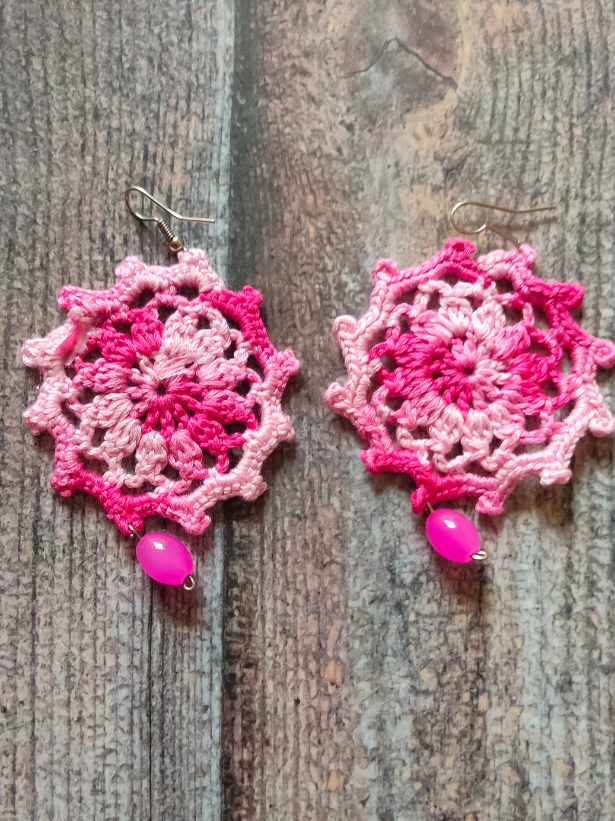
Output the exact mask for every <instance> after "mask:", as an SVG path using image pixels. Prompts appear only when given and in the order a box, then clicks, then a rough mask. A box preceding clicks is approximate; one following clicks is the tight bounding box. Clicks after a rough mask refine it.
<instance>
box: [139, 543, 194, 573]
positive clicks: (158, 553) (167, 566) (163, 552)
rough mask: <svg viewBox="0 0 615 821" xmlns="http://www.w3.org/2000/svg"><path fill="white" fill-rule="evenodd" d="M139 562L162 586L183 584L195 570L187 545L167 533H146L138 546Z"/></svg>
mask: <svg viewBox="0 0 615 821" xmlns="http://www.w3.org/2000/svg"><path fill="white" fill-rule="evenodd" d="M137 560H138V562H139V564H140V565H141V567H142V568H143V570H145V572H146V573H147V575H148V576H151V577H152V579H154V580H155V581H157V582H162V584H183V583H184V581H185V580H186V578H187V577H188V576H189V575H190V574H191V573H192V570H193V568H194V565H193V563H192V556H191V555H190V553H189V552H188V548H187V547H186V545H184V544H182V543H181V542H180V541H179V539H176V538H175V537H174V536H167V534H166V533H146V534H145V536H143V538H142V539H140V540H139V543H138V544H137Z"/></svg>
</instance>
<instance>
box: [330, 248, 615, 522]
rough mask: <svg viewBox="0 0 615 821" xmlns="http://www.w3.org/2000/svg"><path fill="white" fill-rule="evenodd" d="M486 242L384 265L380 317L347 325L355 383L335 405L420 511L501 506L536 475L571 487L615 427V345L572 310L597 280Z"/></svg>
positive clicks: (377, 286) (343, 333)
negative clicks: (570, 275)
mask: <svg viewBox="0 0 615 821" xmlns="http://www.w3.org/2000/svg"><path fill="white" fill-rule="evenodd" d="M474 250H475V249H474V245H473V244H472V243H470V242H467V241H465V240H462V239H453V240H450V241H449V242H447V244H446V245H445V247H444V249H443V250H442V251H441V252H440V253H439V254H438V255H437V256H435V257H434V258H433V259H430V260H428V261H427V262H424V263H423V264H422V265H420V266H419V267H418V268H413V269H409V270H405V271H398V270H397V267H396V265H395V263H394V262H393V261H392V260H388V259H383V260H380V261H379V262H377V263H376V265H375V266H374V268H373V271H372V278H373V281H374V289H373V291H372V295H371V302H370V307H369V310H368V312H367V313H366V314H365V316H363V317H362V318H361V319H360V320H356V319H354V318H352V317H348V316H342V317H338V318H337V319H336V320H335V322H334V326H333V333H334V336H335V338H336V339H337V340H338V342H339V344H340V346H341V349H342V353H343V357H344V362H345V365H346V369H347V371H348V379H347V381H346V382H345V384H343V385H341V384H339V383H334V384H332V385H331V386H330V387H329V388H328V390H327V391H326V393H325V402H326V404H327V405H328V407H329V408H330V409H331V410H332V411H335V412H336V413H339V414H341V415H343V416H345V417H347V418H348V419H349V420H350V421H351V422H352V424H353V425H354V426H355V427H356V429H357V431H358V432H359V433H360V435H361V436H362V437H364V438H365V439H366V441H367V442H368V448H367V449H366V450H364V451H363V452H362V453H361V458H362V459H363V461H364V462H365V464H366V466H367V468H368V470H370V472H372V473H374V474H377V473H381V472H383V471H395V472H404V473H408V474H409V475H410V476H411V477H412V478H413V479H414V481H415V482H416V490H415V491H414V492H413V493H412V496H411V500H412V508H413V510H414V512H415V513H419V512H421V511H422V510H423V509H424V508H425V507H426V505H427V504H428V503H429V504H431V505H433V504H435V503H436V502H440V501H444V500H446V499H456V498H458V497H461V496H473V497H476V498H477V503H476V510H477V511H479V512H480V513H487V514H490V515H494V514H497V513H500V512H501V511H502V506H503V504H504V501H505V499H506V497H507V496H508V495H509V494H510V493H511V492H512V490H513V489H514V487H515V485H516V484H517V482H519V481H520V480H521V479H522V478H524V477H525V476H529V475H532V474H535V475H538V476H539V477H540V482H541V483H542V484H543V485H549V484H552V483H563V482H566V481H567V480H568V479H569V478H570V475H571V472H570V467H569V465H570V460H571V458H572V454H573V451H574V448H575V446H576V443H577V442H578V440H579V439H580V438H581V436H583V434H584V433H585V432H586V431H587V430H590V431H591V432H592V433H593V434H594V435H596V436H604V435H605V434H608V433H611V432H612V431H613V430H614V429H615V419H614V418H613V416H612V415H611V414H610V413H609V411H608V410H607V408H606V406H605V404H604V400H603V398H602V395H601V393H600V390H599V388H598V385H597V384H596V381H595V375H596V368H597V366H602V367H610V366H611V365H613V363H615V345H613V343H612V342H610V341H607V340H602V339H596V338H594V337H592V336H590V335H589V334H587V333H586V332H585V331H583V330H582V329H581V328H579V326H578V325H577V323H576V322H575V321H574V319H573V318H572V316H571V315H570V310H571V309H575V308H578V307H580V305H581V302H582V299H583V289H582V288H581V287H580V286H579V285H572V284H567V283H547V282H544V281H543V280H541V279H539V278H538V277H536V276H534V275H533V274H532V273H531V267H532V263H533V262H534V260H535V258H536V253H535V251H534V250H533V249H532V248H531V247H530V246H528V245H522V246H521V247H520V248H519V249H517V248H515V249H513V250H511V251H503V250H499V251H494V252H492V253H489V254H487V255H486V256H482V257H479V258H478V259H476V260H475V259H474V258H473V257H472V256H471V255H472V254H473V253H474Z"/></svg>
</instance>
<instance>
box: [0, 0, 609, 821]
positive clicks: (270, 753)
mask: <svg viewBox="0 0 615 821" xmlns="http://www.w3.org/2000/svg"><path fill="white" fill-rule="evenodd" d="M614 17H615V12H614V11H613V9H612V8H611V7H610V6H609V5H607V4H606V3H605V2H603V1H602V0H600V1H597V0H594V2H581V0H572V1H571V2H569V3H567V4H562V3H558V2H555V0H550V2H542V3H540V2H535V3H523V2H507V3H492V2H487V0H477V2H475V3H471V4H470V3H465V2H453V0H433V2H426V1H425V2H413V3H410V2H403V1H402V0H399V1H398V2H391V0H374V2H364V3H353V2H350V0H339V2H336V3H332V2H329V3H322V4H319V3H306V2H296V3H293V2H285V3H283V4H281V3H276V2H273V0H236V4H235V8H233V5H232V4H231V3H225V2H223V0H218V2H217V3H214V2H209V3H207V4H197V3H192V2H189V0H182V2H175V3H171V4H169V5H167V6H165V5H164V4H161V3H160V4H158V3H146V2H144V0H111V2H105V3H103V2H102V0H91V2H90V3H87V4H81V3H76V2H74V0H61V2H60V3H58V4H52V3H49V2H48V0H44V2H39V0H24V2H21V3H18V2H16V0H6V2H5V3H4V4H3V6H2V25H1V30H0V38H1V41H0V43H1V50H0V60H1V61H2V77H3V92H2V114H1V116H0V134H1V136H2V142H1V144H0V186H1V189H0V195H1V203H2V211H1V213H2V215H3V219H4V230H3V231H2V232H1V235H0V247H1V257H0V258H1V260H2V274H1V276H0V316H2V334H1V335H0V352H1V355H2V360H3V367H4V378H3V382H2V387H1V389H0V399H1V408H2V412H1V419H0V449H1V452H0V460H1V461H0V488H1V491H2V502H3V504H2V512H1V530H0V533H1V537H0V538H1V543H2V564H3V573H2V583H1V586H0V590H1V592H2V600H1V613H2V615H1V625H0V628H1V632H0V685H1V694H0V733H1V741H0V743H1V747H0V750H1V756H2V757H1V759H0V761H1V763H0V818H2V819H3V821H4V819H19V820H20V821H21V819H28V818H32V819H37V821H38V819H51V818H53V819H64V818H66V819H68V818H72V819H82V818H83V819H118V821H119V820H120V819H129V818H130V819H139V820H141V819H149V818H150V817H151V818H152V819H174V821H175V819H180V818H202V819H212V821H213V819H218V818H221V817H223V818H224V819H225V821H236V820H237V821H238V820H239V819H260V821H265V819H266V821H307V819H314V820H315V821H325V819H326V820H327V821H329V819H330V821H337V819H341V818H344V819H352V820H353V821H375V819H378V821H512V819H536V821H538V819H540V821H546V819H554V820H555V821H572V819H578V820H579V821H595V819H600V821H602V819H608V818H611V817H613V816H614V815H615V793H614V791H613V783H612V782H613V779H614V778H615V775H613V773H612V766H613V765H612V761H613V749H614V746H615V730H614V728H613V709H614V704H613V695H614V694H613V688H614V686H615V685H614V684H613V670H615V651H614V650H613V646H614V632H615V625H614V617H613V615H612V603H613V602H614V601H615V589H614V586H615V583H614V574H613V550H612V543H613V533H612V530H613V524H612V511H613V503H612V498H613V484H614V480H613V465H612V462H613V450H612V442H611V441H610V440H602V441H595V440H593V439H589V438H588V439H585V440H583V442H582V443H581V444H580V445H579V448H578V449H577V454H576V456H575V463H574V479H573V481H572V482H571V484H570V485H568V486H565V487H558V488H550V489H542V488H540V487H538V486H537V485H536V484H535V483H532V482H528V483H526V484H525V485H524V486H523V487H522V488H520V489H519V490H518V491H516V492H515V494H514V495H513V497H512V498H511V500H510V501H509V503H508V504H507V508H506V513H505V515H503V516H501V517H499V518H497V519H496V520H495V521H488V520H486V519H482V518H481V519H480V520H479V525H480V527H481V530H482V532H483V537H484V541H485V546H486V547H487V550H488V552H489V554H490V558H489V561H488V563H487V564H486V565H485V566H484V567H483V568H482V569H476V568H475V569H472V570H469V569H467V568H462V569H456V570H455V569H453V568H451V567H450V566H446V567H445V566H443V565H442V564H440V563H439V562H438V561H437V560H436V559H435V557H434V555H433V554H432V553H431V552H430V549H429V548H428V546H427V545H426V542H425V537H424V532H423V524H422V521H421V520H420V519H418V518H416V517H414V516H413V515H412V513H411V512H410V506H409V502H408V498H407V491H408V488H409V485H408V484H407V483H406V482H404V481H403V480H401V479H399V478H388V477H384V478H382V477H381V478H379V479H377V480H374V479H370V478H369V477H368V476H367V475H366V472H365V470H364V468H363V465H362V463H361V462H360V461H359V459H358V451H359V448H360V446H361V443H360V442H359V440H358V439H357V438H356V436H354V435H353V433H352V431H351V429H350V428H349V426H348V425H346V424H345V423H342V422H341V421H340V420H338V419H336V418H335V417H334V416H332V415H331V414H329V413H328V412H327V411H326V410H325V408H324V406H323V404H322V401H321V397H322V392H323V390H324V389H325V388H326V387H327V385H328V384H329V382H330V381H332V379H334V378H340V377H342V375H343V369H342V363H341V357H340V354H339V352H338V350H337V348H336V346H335V344H334V342H333V340H332V338H331V335H330V326H331V321H332V320H333V318H334V316H336V315H337V314H340V313H351V314H354V315H355V316H359V315H360V314H362V313H363V312H364V310H365V308H366V306H367V304H368V296H369V290H370V278H369V269H370V267H371V264H372V263H373V261H374V260H375V259H377V258H378V257H380V256H391V257H393V258H395V259H397V261H398V262H399V263H400V264H403V265H411V264H413V263H416V262H418V261H420V260H422V259H424V258H425V257H427V256H430V255H432V254H433V253H434V252H435V251H436V250H438V249H439V248H440V247H441V245H442V243H443V241H444V240H445V239H446V238H447V236H449V235H450V232H449V227H448V224H447V221H446V211H447V208H449V207H450V206H451V205H452V204H453V203H454V202H456V201H457V200H458V199H460V198H462V197H468V196H472V197H476V198H483V199H491V200H497V201H501V202H504V203H506V204H510V205H511V206H514V205H517V206H519V207H523V206H525V205H526V204H527V205H532V204H536V205H538V204H544V203H545V202H554V203H556V204H557V205H558V209H559V210H558V218H557V220H556V221H553V222H548V223H543V224H541V225H540V226H538V227H536V228H535V229H534V230H533V232H532V233H531V234H528V235H527V236H528V238H529V239H530V241H532V242H533V244H534V245H535V247H536V248H537V250H538V253H539V257H538V263H537V271H538V273H540V274H541V275H543V276H544V277H545V278H547V279H563V280H569V281H578V282H581V283H582V284H583V285H584V286H585V288H586V289H587V296H586V300H585V305H584V311H583V317H582V324H583V327H585V328H586V329H587V330H589V331H591V332H592V333H596V334H600V335H603V336H607V337H611V338H613V337H615V327H614V324H615V323H614V314H613V308H612V305H613V296H614V290H615V284H614V276H613V251H612V244H613V239H614V229H613V210H614V208H613V198H612V185H613V178H614V170H615V168H614V163H615V160H614V159H613V157H614V148H615V146H614V138H613V133H614V125H615V123H614V119H613V91H612V89H611V83H612V77H613V74H614V64H613V58H612V51H613V31H615V25H614V24H615V19H614ZM231 105H232V119H231ZM128 182H140V183H143V184H145V185H147V186H148V187H149V188H150V189H153V190H155V191H156V192H158V193H161V194H162V195H163V196H169V197H171V199H172V202H173V203H174V204H175V205H176V206H177V207H178V208H183V209H185V210H186V211H193V212H195V213H196V212H205V213H209V214H212V215H214V216H216V217H217V219H218V222H217V224H216V226H215V228H214V229H208V230H207V233H206V234H205V235H204V234H203V231H202V229H198V230H197V229H194V230H191V231H190V232H189V235H190V238H191V240H192V241H193V242H194V243H195V244H202V245H204V246H205V247H206V248H207V249H208V250H209V252H210V256H211V258H212V261H213V263H214V265H215V266H216V268H217V270H218V271H219V272H220V273H221V274H222V275H223V276H225V275H226V278H227V281H228V282H229V284H230V285H231V286H232V287H238V286H240V285H241V284H243V283H244V282H250V284H252V285H255V286H256V287H258V288H260V289H261V291H262V292H263V295H264V298H265V312H266V319H267V324H268V328H269V331H270V336H271V338H272V340H273V342H274V344H276V346H277V347H286V346H290V347H292V348H293V349H294V350H295V352H296V353H297V355H298V356H299V358H300V359H301V362H302V373H301V376H300V378H298V379H296V380H295V381H294V382H293V384H292V385H291V386H290V387H289V389H288V391H287V395H286V409H287V410H288V411H289V412H290V413H291V415H292V416H293V419H294V422H295V428H296V432H297V443H296V445H295V446H285V447H282V448H281V449H279V450H278V451H277V452H276V454H275V455H274V456H273V457H272V458H271V459H270V460H269V462H268V464H267V479H268V482H269V484H270V490H269V492H268V493H267V494H266V496H264V497H262V498H261V499H260V500H259V501H258V502H256V503H254V504H252V505H241V504H235V503H229V504H228V505H227V506H226V509H225V511H224V516H223V515H222V512H221V511H218V512H217V516H216V520H215V522H214V528H213V529H212V530H211V531H210V533H209V534H208V535H206V537H204V538H202V539H200V540H193V539H192V540H188V541H189V544H190V547H191V548H192V549H193V551H194V552H195V554H196V556H197V561H198V579H199V590H198V595H196V596H192V597H191V596H187V595H184V594H182V593H180V594H179V595H178V594H177V593H175V592H168V591H167V592H161V591H160V590H159V589H156V588H152V586H151V585H150V584H149V583H148V582H147V580H145V579H144V578H143V576H142V575H141V573H140V572H139V571H138V568H135V565H134V559H133V556H132V551H131V548H130V546H129V545H128V544H127V543H126V540H124V539H122V538H121V537H120V536H119V535H118V534H117V531H116V530H115V528H114V527H113V526H112V525H111V524H110V523H109V522H108V521H107V520H106V519H105V517H104V515H103V514H102V513H101V511H100V509H99V508H98V507H97V505H96V504H95V503H94V502H93V501H92V500H90V499H86V498H84V497H77V498H74V499H71V500H68V501H67V500H59V499H58V498H57V497H55V496H54V495H53V493H52V492H51V490H50V489H49V486H48V477H49V474H50V471H51V458H52V449H51V445H50V441H49V440H45V439H43V440H42V441H40V442H36V441H34V440H33V439H32V437H31V435H30V434H29V433H28V432H27V431H26V430H25V429H24V427H23V425H22V423H21V419H20V415H21V412H22V410H23V408H24V407H25V406H26V405H27V404H28V403H29V402H31V401H32V399H33V398H34V396H35V394H36V387H37V382H36V379H35V378H34V377H33V376H32V375H30V374H26V373H25V372H24V370H23V368H22V366H21V364H20V361H19V357H18V349H19V346H20V344H21V342H22V341H23V339H24V338H26V337H27V336H30V335H33V334H44V333H46V332H47V331H48V330H49V329H50V328H51V327H53V326H54V325H55V324H56V323H57V322H58V320H59V319H60V318H61V313H60V312H59V311H58V309H57V307H56V305H55V294H56V293H57V291H58V290H59V288H60V287H61V285H62V284H64V283H66V282H72V283H75V284H81V285H85V286H88V287H105V286H107V285H109V284H110V283H111V282H112V281H113V268H114V266H115V264H116V263H117V262H118V261H120V260H121V259H122V258H123V256H125V255H126V254H127V253H141V254H143V256H144V258H145V259H146V260H148V261H155V260H160V259H161V258H163V256H164V252H163V251H162V250H161V246H160V243H159V242H158V240H157V239H155V238H152V237H151V236H150V235H149V234H148V233H147V232H145V233H143V232H140V231H139V230H138V229H137V228H136V226H135V225H134V224H131V222H130V221H129V220H128V219H127V215H126V212H125V209H124V205H123V202H122V199H121V193H122V191H123V189H124V188H125V186H126V184H127V183H128ZM229 186H230V189H231V200H230V210H229V204H228V194H229ZM522 230H523V229H522ZM229 243H230V246H229ZM490 243H491V246H492V245H494V244H495V242H494V241H493V240H492V239H489V238H486V237H485V238H484V239H483V240H481V243H480V247H481V250H486V249H487V248H489V247H491V246H490ZM227 250H228V252H229V256H228V264H227ZM227 272H228V274H227ZM602 386H603V389H604V392H605V395H606V397H607V402H608V403H609V405H610V406H611V408H613V407H615V396H613V387H612V381H611V377H610V375H605V376H604V378H603V381H602ZM462 507H463V505H462ZM466 509H467V507H466ZM171 530H172V528H171ZM214 534H215V536H214ZM223 554H224V560H223ZM223 632H224V642H222V635H223ZM220 733H222V739H221V742H222V743H221V744H220Z"/></svg>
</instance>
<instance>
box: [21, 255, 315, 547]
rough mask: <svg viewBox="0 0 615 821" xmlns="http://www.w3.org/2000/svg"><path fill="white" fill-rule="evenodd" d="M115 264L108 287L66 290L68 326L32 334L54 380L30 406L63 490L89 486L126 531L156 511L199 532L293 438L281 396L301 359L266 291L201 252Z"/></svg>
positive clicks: (37, 360)
mask: <svg viewBox="0 0 615 821" xmlns="http://www.w3.org/2000/svg"><path fill="white" fill-rule="evenodd" d="M116 274H117V279H118V282H117V284H116V285H115V286H114V287H113V288H110V289H109V290H107V291H87V290H83V289H81V288H76V287H73V286H67V287H65V288H63V289H62V290H61V292H60V295H59V297H58V301H59V304H60V306H61V307H62V308H65V309H66V310H67V311H68V318H67V320H66V322H65V324H64V325H63V326H61V327H59V328H56V329H55V330H54V331H52V332H51V333H50V334H49V335H48V336H47V337H46V338H45V339H32V340H29V341H28V342H26V343H25V345H24V347H23V351H22V355H23V360H24V362H25V364H26V365H28V366H29V367H32V368H38V369H39V370H40V371H41V372H42V375H43V377H44V379H43V383H42V385H41V388H40V392H39V395H38V398H37V400H36V402H35V403H34V404H33V405H32V406H31V407H30V408H29V409H28V410H27V411H26V413H25V414H24V416H25V419H26V422H27V424H28V426H29V427H30V429H31V430H32V431H33V432H34V433H37V434H38V433H41V432H43V431H49V432H50V433H51V435H52V436H53V438H54V439H55V443H56V448H55V460H54V461H55V471H54V474H53V477H52V479H51V484H52V486H53V488H54V489H55V490H56V491H57V492H58V493H60V494H61V495H63V496H69V495H70V494H72V493H73V492H74V491H75V490H83V491H86V492H87V493H91V494H92V495H93V496H95V497H96V498H97V499H98V500H99V501H100V502H101V504H102V505H103V507H104V508H105V510H106V511H107V514H108V516H109V518H111V519H113V520H115V522H116V523H117V525H118V526H119V528H120V530H121V531H122V532H123V533H128V532H129V529H130V527H133V528H134V529H135V530H139V529H140V527H141V526H142V524H143V518H144V517H145V516H149V515H152V514H154V513H158V514H161V515H162V516H165V517H167V518H169V519H173V520H175V521H177V522H179V523H180V524H181V525H182V526H183V527H184V528H185V530H187V531H188V532H189V533H201V532H202V531H203V530H204V529H205V528H206V527H207V525H208V524H209V522H210V518H209V516H207V514H206V512H205V511H206V510H207V509H208V508H209V507H211V506H212V505H213V504H215V502H216V501H218V500H220V499H227V498H229V497H231V496H241V497H242V498H243V499H245V500H247V501H250V500H253V499H255V498H256V497H257V496H259V495H260V494H261V493H262V492H263V491H264V490H265V487H266V485H265V483H264V482H263V479H262V477H261V466H262V463H263V461H264V460H265V458H266V457H267V456H268V455H269V454H270V453H271V451H272V450H273V449H274V448H275V447H276V445H277V444H278V443H280V442H282V441H284V440H290V439H292V438H293V429H292V425H291V422H290V419H289V418H288V417H287V416H286V415H285V414H284V413H283V412H282V409H281V406H280V400H281V396H282V392H283V391H284V388H285V386H286V383H287V381H288V378H289V377H290V376H291V374H293V373H295V372H296V371H297V370H298V368H299V363H298V362H297V360H296V359H295V357H294V356H293V353H292V352H291V351H283V352H280V351H277V350H276V349H275V348H274V347H273V345H272V344H271V342H270V341H269V339H268V336H267V332H266V330H265V327H264V325H263V323H262V320H261V318H260V314H259V307H258V306H259V304H260V302H261V295H260V294H259V293H258V291H255V290H254V289H253V288H250V287H247V286H246V287H244V288H243V290H242V291H241V292H239V293H236V292H234V291H229V290H227V289H226V288H224V287H223V285H222V283H221V281H220V280H219V279H218V277H217V276H216V274H215V273H214V271H213V270H212V268H211V267H210V265H209V263H208V261H207V256H206V254H205V253H204V252H203V251H200V250H192V251H184V252H181V253H180V254H179V256H178V262H177V264H175V265H172V266H170V267H158V266H147V265H145V264H144V263H143V262H141V260H139V259H138V258H136V257H129V258H127V259H126V260H124V262H123V263H122V264H121V265H120V266H119V267H118V269H117V271H116Z"/></svg>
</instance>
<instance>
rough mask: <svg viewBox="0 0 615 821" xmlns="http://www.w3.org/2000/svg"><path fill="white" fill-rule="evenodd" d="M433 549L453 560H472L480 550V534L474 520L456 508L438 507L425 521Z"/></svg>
mask: <svg viewBox="0 0 615 821" xmlns="http://www.w3.org/2000/svg"><path fill="white" fill-rule="evenodd" d="M425 531H426V532H427V538H428V539H429V541H430V542H431V545H432V547H433V549H434V550H435V551H436V552H437V553H439V554H440V555H441V556H444V558H445V559H449V560H450V561H451V562H471V561H472V556H473V554H474V553H478V551H479V550H480V536H479V535H478V531H477V530H476V528H475V527H474V525H473V524H472V522H471V521H470V520H469V519H468V518H467V516H464V515H463V513H458V512H457V511H456V510H448V509H447V508H438V510H434V511H433V513H430V514H429V516H428V517H427V521H426V522H425Z"/></svg>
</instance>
